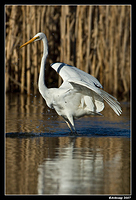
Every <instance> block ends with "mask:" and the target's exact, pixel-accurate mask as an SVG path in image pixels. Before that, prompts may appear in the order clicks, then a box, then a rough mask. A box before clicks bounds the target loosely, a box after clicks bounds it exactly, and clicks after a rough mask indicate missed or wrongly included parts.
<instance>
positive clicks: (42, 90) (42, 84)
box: [38, 37, 48, 98]
mask: <svg viewBox="0 0 136 200" xmlns="http://www.w3.org/2000/svg"><path fill="white" fill-rule="evenodd" d="M42 41H43V49H44V50H43V57H42V60H41V69H40V75H39V81H38V87H39V91H40V93H41V95H42V96H43V97H44V98H46V95H47V91H48V88H47V87H46V85H45V64H46V58H47V56H48V43H47V38H46V37H45V38H43V39H42Z"/></svg>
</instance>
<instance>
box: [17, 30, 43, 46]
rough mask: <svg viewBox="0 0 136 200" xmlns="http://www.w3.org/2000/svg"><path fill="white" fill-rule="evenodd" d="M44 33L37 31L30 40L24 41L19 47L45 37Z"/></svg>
mask: <svg viewBox="0 0 136 200" xmlns="http://www.w3.org/2000/svg"><path fill="white" fill-rule="evenodd" d="M45 37H46V36H45V34H44V33H37V34H36V35H35V36H34V37H33V38H32V39H31V40H29V41H28V42H26V43H24V44H23V45H21V46H20V48H22V47H24V46H26V45H27V44H30V43H32V42H35V41H38V40H42V39H43V38H45Z"/></svg>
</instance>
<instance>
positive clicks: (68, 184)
mask: <svg viewBox="0 0 136 200" xmlns="http://www.w3.org/2000/svg"><path fill="white" fill-rule="evenodd" d="M121 106H122V109H123V113H122V115H121V116H120V117H118V116H117V115H116V114H114V112H113V111H112V110H111V109H110V108H109V107H108V106H106V108H105V109H104V111H103V112H102V114H103V115H104V117H101V116H100V117H96V116H95V117H92V116H91V117H84V118H81V119H79V120H77V121H76V130H77V132H78V134H79V135H78V136H77V137H74V136H70V131H69V129H68V127H67V125H66V124H65V122H64V121H63V119H62V118H61V117H59V116H58V115H57V114H56V112H55V111H54V110H51V109H49V108H48V107H47V106H46V104H45V102H44V100H43V99H42V97H41V96H33V95H31V96H30V97H27V96H25V95H20V94H19V95H15V94H9V95H6V110H5V112H6V124H5V126H6V139H5V146H6V150H5V154H6V159H5V161H6V174H5V182H6V183H5V186H6V188H5V193H6V194H130V193H131V189H130V188H131V184H130V181H131V180H130V178H131V171H130V168H131V167H130V164H131V160H130V153H131V152H130V151H131V148H130V112H129V111H130V104H129V103H127V102H123V103H121Z"/></svg>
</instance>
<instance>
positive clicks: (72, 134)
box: [70, 131, 80, 136]
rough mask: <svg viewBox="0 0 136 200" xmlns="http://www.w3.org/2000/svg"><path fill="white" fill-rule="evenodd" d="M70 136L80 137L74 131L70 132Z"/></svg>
mask: <svg viewBox="0 0 136 200" xmlns="http://www.w3.org/2000/svg"><path fill="white" fill-rule="evenodd" d="M70 135H71V136H78V135H80V134H78V133H77V132H76V131H74V132H73V131H72V132H71V133H70Z"/></svg>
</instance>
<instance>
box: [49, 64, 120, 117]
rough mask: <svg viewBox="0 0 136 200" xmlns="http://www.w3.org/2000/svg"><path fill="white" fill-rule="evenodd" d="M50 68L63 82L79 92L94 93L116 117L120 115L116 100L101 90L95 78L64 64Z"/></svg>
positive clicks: (53, 65)
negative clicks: (89, 91)
mask: <svg viewBox="0 0 136 200" xmlns="http://www.w3.org/2000/svg"><path fill="white" fill-rule="evenodd" d="M51 67H52V68H53V69H54V70H55V71H56V72H57V73H58V74H59V75H60V76H61V77H62V79H63V80H64V82H65V81H66V82H68V83H70V84H71V85H72V86H73V87H74V88H76V89H77V90H79V91H86V88H88V89H90V90H92V91H94V92H95V93H96V94H97V95H99V96H100V97H101V98H102V99H104V100H105V101H106V102H107V103H108V104H109V106H110V107H111V108H112V109H113V110H114V112H115V113H116V114H117V115H120V114H121V112H122V110H121V107H120V106H119V102H118V101H117V99H116V98H115V97H113V96H112V95H110V94H108V93H107V92H105V91H104V90H101V89H100V88H102V85H101V84H100V83H99V81H98V80H97V79H96V78H95V77H93V76H91V75H89V74H87V73H86V72H84V71H82V70H80V69H78V68H76V67H73V66H71V65H67V64H65V63H54V64H52V65H51Z"/></svg>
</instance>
